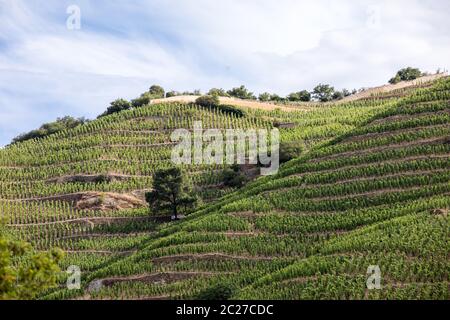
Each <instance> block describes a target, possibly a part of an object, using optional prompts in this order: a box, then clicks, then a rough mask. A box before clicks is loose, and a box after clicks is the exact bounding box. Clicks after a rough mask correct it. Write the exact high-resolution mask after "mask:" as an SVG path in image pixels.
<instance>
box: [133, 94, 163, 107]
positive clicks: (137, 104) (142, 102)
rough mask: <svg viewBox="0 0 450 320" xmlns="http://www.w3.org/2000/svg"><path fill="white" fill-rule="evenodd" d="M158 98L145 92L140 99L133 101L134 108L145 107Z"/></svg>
mask: <svg viewBox="0 0 450 320" xmlns="http://www.w3.org/2000/svg"><path fill="white" fill-rule="evenodd" d="M156 98H157V97H155V96H153V95H152V94H151V93H150V92H144V93H143V94H141V96H140V97H139V98H136V99H133V100H131V104H132V105H133V107H134V108H140V107H142V106H145V105H147V104H149V103H150V101H152V99H156Z"/></svg>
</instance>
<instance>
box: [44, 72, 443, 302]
mask: <svg viewBox="0 0 450 320" xmlns="http://www.w3.org/2000/svg"><path fill="white" fill-rule="evenodd" d="M373 110H375V109H372V111H373ZM368 114H370V116H369V117H366V118H365V119H363V120H362V121H359V122H358V125H355V126H353V128H352V129H349V130H347V131H344V132H341V133H340V134H339V136H338V137H336V138H334V139H332V140H331V141H329V140H328V139H325V138H324V139H321V142H320V143H317V144H315V145H312V146H311V148H310V151H309V152H307V153H306V154H305V155H304V156H302V157H300V158H298V159H295V160H293V161H291V162H289V163H288V164H286V165H285V166H284V167H282V169H281V171H280V172H279V174H278V175H277V176H275V177H265V178H260V179H258V180H257V181H255V182H253V183H251V184H250V185H248V186H246V187H245V188H244V189H243V190H240V191H239V192H237V193H233V194H229V195H226V196H225V197H223V198H222V199H221V200H219V201H218V202H216V203H213V204H210V205H207V206H205V207H204V208H203V209H201V210H199V211H198V212H196V213H194V214H192V215H191V216H189V217H188V218H186V219H185V220H183V221H180V222H177V223H174V224H170V225H163V226H159V227H158V228H157V230H156V232H155V234H153V235H152V236H151V238H150V239H142V241H141V242H139V243H138V244H137V243H136V249H137V250H138V251H137V252H136V253H134V254H131V255H129V256H127V257H124V258H118V259H117V260H116V261H109V262H108V263H105V265H104V267H103V268H102V267H101V268H98V269H97V270H95V271H94V270H92V271H93V272H92V273H91V274H90V275H89V276H88V277H87V278H85V279H84V289H83V290H82V291H80V292H75V291H71V292H69V291H67V290H62V291H57V292H54V293H52V294H50V295H48V296H47V298H70V297H83V298H119V299H122V298H123V299H129V298H139V299H161V298H195V297H198V296H199V295H202V293H204V292H205V290H206V291H208V290H211V289H214V288H217V286H221V287H226V288H229V289H230V291H231V295H230V296H231V297H234V298H250V299H253V298H264V299H267V298H275V299H301V298H302V299H304V298H312V299H321V298H333V299H339V298H369V299H377V298H395V299H416V298H421V299H428V298H438V299H448V292H449V291H448V289H449V282H448V270H449V266H450V265H449V262H448V252H449V230H450V229H449V227H450V225H449V219H448V210H449V207H450V197H449V194H450V179H449V178H450V170H449V169H450V159H449V156H450V140H449V136H450V125H449V124H450V80H449V79H448V78H446V79H444V80H440V81H437V82H436V83H435V84H434V85H433V86H432V87H431V88H428V89H418V90H415V91H413V92H412V93H410V94H409V95H408V96H407V97H405V98H402V99H399V100H398V101H396V102H395V103H388V104H384V105H383V107H382V108H379V109H376V112H375V113H374V114H371V113H370V112H368ZM272 116H274V115H272ZM279 116H280V117H283V115H281V114H280V115H279ZM362 118H363V117H362ZM356 122H357V121H356ZM356 122H355V123H356ZM291 134H292V133H291ZM298 134H299V133H298ZM293 135H294V136H295V134H293ZM288 136H289V135H288ZM370 266H378V267H379V268H380V270H381V284H382V289H381V290H377V289H374V290H368V289H367V287H366V280H367V278H368V275H367V274H366V272H367V269H368V267H370Z"/></svg>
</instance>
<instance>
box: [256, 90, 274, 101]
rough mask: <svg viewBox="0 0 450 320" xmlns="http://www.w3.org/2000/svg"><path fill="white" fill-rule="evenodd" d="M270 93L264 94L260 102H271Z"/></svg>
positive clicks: (260, 97) (260, 96) (259, 97)
mask: <svg viewBox="0 0 450 320" xmlns="http://www.w3.org/2000/svg"><path fill="white" fill-rule="evenodd" d="M270 97H271V95H270V93H268V92H263V93H261V94H260V95H259V96H258V100H259V101H262V102H266V101H270Z"/></svg>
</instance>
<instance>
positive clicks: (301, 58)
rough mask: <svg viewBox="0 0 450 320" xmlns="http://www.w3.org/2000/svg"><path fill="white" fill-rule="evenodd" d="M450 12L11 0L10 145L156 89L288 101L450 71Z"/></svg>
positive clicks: (167, 0)
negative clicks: (285, 97) (299, 94)
mask: <svg viewBox="0 0 450 320" xmlns="http://www.w3.org/2000/svg"><path fill="white" fill-rule="evenodd" d="M72 3H76V4H78V5H79V6H80V8H81V14H82V16H81V17H82V29H81V30H80V31H69V30H67V29H66V26H65V19H66V17H67V15H66V12H65V9H66V6H67V5H69V4H72ZM449 6H450V5H449V2H448V1H446V0H440V1H438V0H436V1H431V0H429V1H419V0H408V1H407V0H399V1H387V0H384V1H372V0H367V1H357V2H356V1H350V0H344V1H339V2H337V1H330V0H319V1H294V0H285V1H269V0H262V1H261V0H260V1H257V0H230V1H222V2H217V1H207V0H198V1H196V2H195V3H193V2H192V1H181V0H164V1H162V0H152V1H147V2H145V4H141V3H140V4H139V6H138V4H137V2H112V3H111V2H109V1H104V0H99V1H95V2H89V1H86V0H79V1H76V0H74V1H45V2H42V1H36V0H28V1H22V0H0V128H1V129H0V145H1V144H5V143H7V142H8V141H9V140H10V139H11V138H12V136H13V135H16V134H18V133H20V132H22V131H25V130H28V129H31V128H32V127H36V126H38V125H39V124H40V123H41V122H42V121H48V120H52V119H54V118H56V117H57V116H63V115H66V114H73V115H77V116H81V115H86V116H90V117H92V116H94V115H96V114H98V113H100V112H102V111H103V110H104V109H105V108H106V106H107V104H108V102H109V101H112V100H113V99H115V98H117V97H119V96H122V97H125V98H133V97H135V96H137V95H138V94H139V93H141V92H143V91H144V90H146V88H147V87H148V86H149V85H150V84H152V83H154V82H156V83H161V84H162V85H163V86H165V87H166V88H168V89H177V90H192V89H197V88H201V89H204V90H205V89H208V88H210V87H212V86H222V87H230V86H233V85H238V84H241V83H244V84H246V85H247V86H248V87H250V88H251V89H252V90H255V91H257V92H260V91H265V90H272V91H277V92H279V93H281V94H286V93H288V92H290V91H292V90H298V89H311V88H312V86H314V85H315V84H317V83H318V82H328V83H331V84H333V85H335V86H336V87H338V88H341V87H350V88H353V87H361V86H371V85H379V84H382V83H384V82H385V81H386V80H387V79H388V78H389V77H390V76H391V75H392V73H394V72H395V71H396V70H397V69H398V68H400V67H403V66H405V65H414V66H417V67H420V68H422V69H424V70H428V71H434V70H435V69H436V68H437V67H448V57H449V56H450V41H449V40H450V31H449V30H450V10H449V9H450V8H449ZM37 108H40V110H38V111H37V110H36V109H37ZM42 110H43V111H42ZM16 120H17V121H16Z"/></svg>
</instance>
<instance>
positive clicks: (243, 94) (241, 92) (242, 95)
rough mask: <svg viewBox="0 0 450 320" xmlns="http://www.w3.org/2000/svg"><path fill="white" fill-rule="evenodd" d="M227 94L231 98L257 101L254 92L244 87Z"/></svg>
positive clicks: (229, 91)
mask: <svg viewBox="0 0 450 320" xmlns="http://www.w3.org/2000/svg"><path fill="white" fill-rule="evenodd" d="M227 93H228V94H229V95H230V96H232V97H235V98H239V99H256V97H255V96H254V95H253V92H250V91H248V90H247V88H246V87H245V86H244V85H242V86H240V87H236V88H233V89H231V90H228V91H227Z"/></svg>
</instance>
